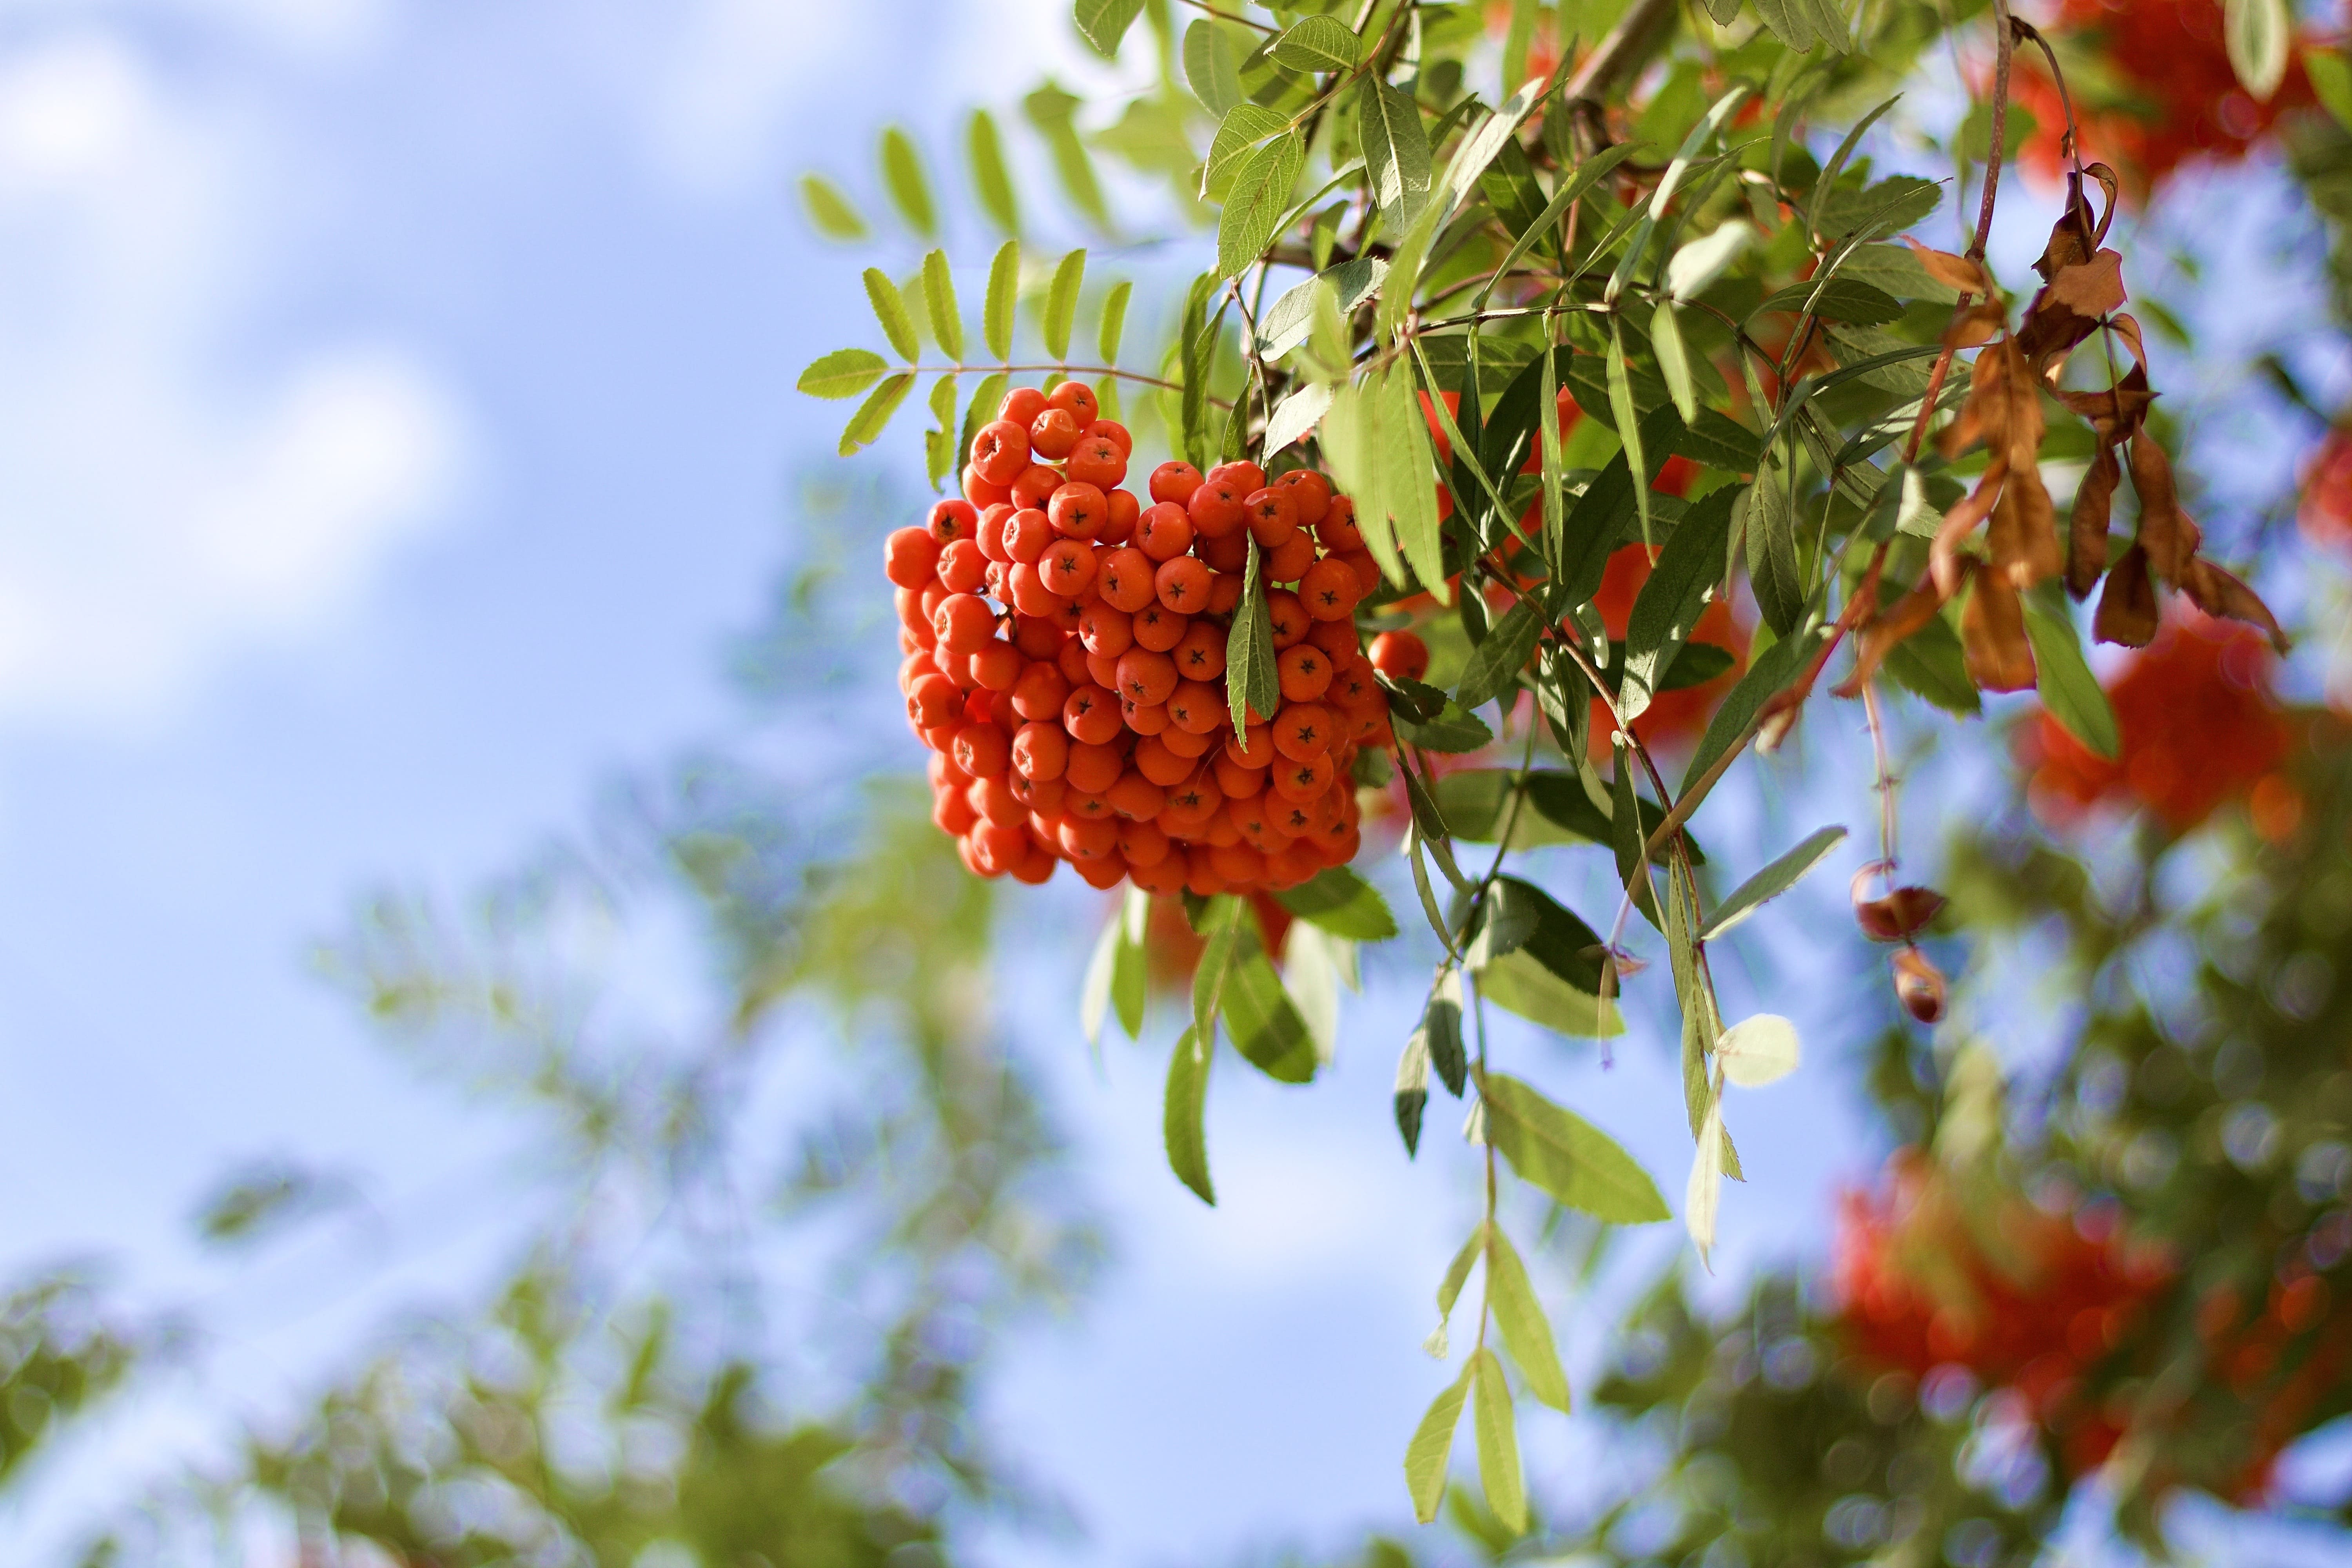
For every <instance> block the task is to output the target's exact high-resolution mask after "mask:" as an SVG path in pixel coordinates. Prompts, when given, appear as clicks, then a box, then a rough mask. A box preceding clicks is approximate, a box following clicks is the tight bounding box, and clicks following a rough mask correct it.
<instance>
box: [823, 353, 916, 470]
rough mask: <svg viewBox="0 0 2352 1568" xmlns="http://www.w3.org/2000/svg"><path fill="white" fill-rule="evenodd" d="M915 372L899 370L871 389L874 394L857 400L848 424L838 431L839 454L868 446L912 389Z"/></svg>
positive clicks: (845, 455) (847, 454) (880, 432)
mask: <svg viewBox="0 0 2352 1568" xmlns="http://www.w3.org/2000/svg"><path fill="white" fill-rule="evenodd" d="M914 386H915V374H914V372H912V371H900V372H899V373H898V374H896V375H894V376H892V377H891V378H890V379H889V380H887V381H886V382H884V383H883V384H881V385H879V386H877V387H876V388H875V389H874V395H872V396H871V397H868V398H867V399H866V401H865V402H864V403H862V404H860V405H858V408H857V412H856V413H855V414H853V415H851V416H849V424H848V426H847V427H846V428H845V429H844V430H843V431H842V433H841V447H840V451H841V455H842V456H843V457H845V458H846V457H848V456H849V455H850V454H851V453H852V452H855V451H856V450H857V449H858V448H859V447H870V446H872V445H873V444H874V442H875V441H876V439H877V438H878V437H880V436H881V434H882V431H883V428H884V426H887V425H888V424H889V423H890V416H892V415H893V414H896V413H897V412H898V405H899V404H901V403H904V402H905V401H906V400H907V394H908V393H909V392H911V391H913V390H914Z"/></svg>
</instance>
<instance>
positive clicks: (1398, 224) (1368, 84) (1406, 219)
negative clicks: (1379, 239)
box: [1356, 74, 1430, 238]
mask: <svg viewBox="0 0 2352 1568" xmlns="http://www.w3.org/2000/svg"><path fill="white" fill-rule="evenodd" d="M1356 134H1357V139H1358V141H1359V142H1360V144H1361V145H1362V147H1363V149H1364V167H1365V169H1366V170H1367V171H1368V173H1369V174H1370V179H1371V191H1372V199H1373V200H1374V201H1375V202H1377V203H1378V204H1379V205H1380V209H1381V225H1382V226H1383V227H1384V228H1385V229H1386V230H1387V232H1388V233H1389V235H1390V236H1391V237H1392V238H1402V237H1403V235H1404V232H1405V230H1407V229H1408V228H1410V227H1412V220H1413V219H1414V218H1416V217H1418V216H1421V209H1422V206H1423V204H1424V203H1426V202H1427V201H1428V200H1429V177H1430V175H1429V135H1428V132H1426V131H1425V130H1424V129H1423V126H1422V123H1421V110H1420V109H1419V108H1418V107H1417V106H1416V105H1415V104H1414V103H1413V100H1412V99H1410V98H1408V97H1407V96H1405V95H1404V94H1403V93H1402V92H1400V91H1398V90H1397V89H1395V88H1393V87H1391V86H1390V85H1389V84H1388V83H1387V82H1386V81H1384V80H1382V79H1381V78H1380V76H1379V75H1377V74H1373V75H1369V76H1367V77H1365V78H1364V79H1363V82H1362V84H1361V85H1360V86H1359V87H1358V88H1357V89H1356Z"/></svg>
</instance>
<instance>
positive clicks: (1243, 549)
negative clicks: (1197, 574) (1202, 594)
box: [1192, 529, 1250, 578]
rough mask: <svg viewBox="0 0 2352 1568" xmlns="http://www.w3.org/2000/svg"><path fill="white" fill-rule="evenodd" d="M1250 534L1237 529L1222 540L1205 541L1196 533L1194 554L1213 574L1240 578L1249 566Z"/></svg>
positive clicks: (1193, 547)
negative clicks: (1232, 575)
mask: <svg viewBox="0 0 2352 1568" xmlns="http://www.w3.org/2000/svg"><path fill="white" fill-rule="evenodd" d="M1249 546H1250V542H1249V534H1248V532H1247V531H1244V530H1242V529H1235V530H1234V531H1233V532H1231V533H1228V534H1226V535H1225V536H1224V537H1223V538H1222V539H1203V538H1202V537H1200V536H1199V534H1198V533H1197V532H1195V534H1194V536H1193V539H1192V553H1193V554H1195V555H1197V556H1199V557H1200V558H1201V561H1202V564H1204V565H1206V566H1207V567H1208V568H1209V569H1210V570H1211V571H1213V572H1230V573H1232V574H1234V576H1235V577H1237V578H1238V577H1239V576H1240V575H1241V574H1242V570H1243V568H1244V567H1246V566H1247V565H1248V564H1249Z"/></svg>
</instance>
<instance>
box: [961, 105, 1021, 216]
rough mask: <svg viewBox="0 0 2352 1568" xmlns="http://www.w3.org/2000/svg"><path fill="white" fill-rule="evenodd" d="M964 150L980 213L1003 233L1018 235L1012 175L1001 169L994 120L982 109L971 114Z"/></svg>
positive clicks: (1001, 153)
mask: <svg viewBox="0 0 2352 1568" xmlns="http://www.w3.org/2000/svg"><path fill="white" fill-rule="evenodd" d="M964 150H965V152H966V153H967V154H968V155H969V156H970V157H971V184H972V189H973V191H974V192H975V193H976V194H978V195H979V197H980V210H981V211H982V212H984V213H986V214H987V215H988V218H989V221H990V222H991V223H993V224H994V225H995V226H997V227H998V228H999V229H1000V230H1002V231H1003V233H1005V234H1019V233H1020V232H1021V205H1020V203H1019V202H1017V201H1016V200H1015V199H1014V198H1013V174H1012V172H1011V171H1010V170H1008V169H1007V168H1006V167H1005V165H1004V141H1003V137H1002V136H1001V135H1000V134H999V133H998V132H997V129H996V117H995V116H994V115H992V114H991V113H989V112H988V110H985V109H975V110H972V111H971V123H970V125H969V126H968V128H967V130H966V132H965V137H964Z"/></svg>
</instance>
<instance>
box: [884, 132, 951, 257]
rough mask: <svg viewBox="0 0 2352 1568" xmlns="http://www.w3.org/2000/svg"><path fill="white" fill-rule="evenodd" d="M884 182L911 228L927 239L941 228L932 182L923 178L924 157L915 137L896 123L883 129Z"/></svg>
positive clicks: (901, 215) (892, 203)
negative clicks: (933, 205) (934, 205)
mask: <svg viewBox="0 0 2352 1568" xmlns="http://www.w3.org/2000/svg"><path fill="white" fill-rule="evenodd" d="M882 184H883V188H884V189H886V190H887V191H888V192H889V193H890V205H893V206H895V207H897V208H898V216H900V217H902V218H904V219H906V220H907V226H908V228H911V229H913V230H914V231H915V232H916V233H917V234H918V235H919V236H921V237H923V238H925V239H929V238H930V237H932V236H933V235H935V234H937V233H938V232H939V218H938V216H937V215H936V214H935V213H934V212H933V211H932V208H931V187H930V183H929V181H927V180H926V179H924V178H923V161H922V159H921V157H920V156H919V155H918V154H917V153H916V152H915V143H914V141H913V139H912V138H910V137H909V136H908V134H907V133H906V132H904V131H902V130H900V129H899V128H898V126H896V125H893V126H891V127H889V128H888V129H887V130H886V131H884V132H882Z"/></svg>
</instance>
